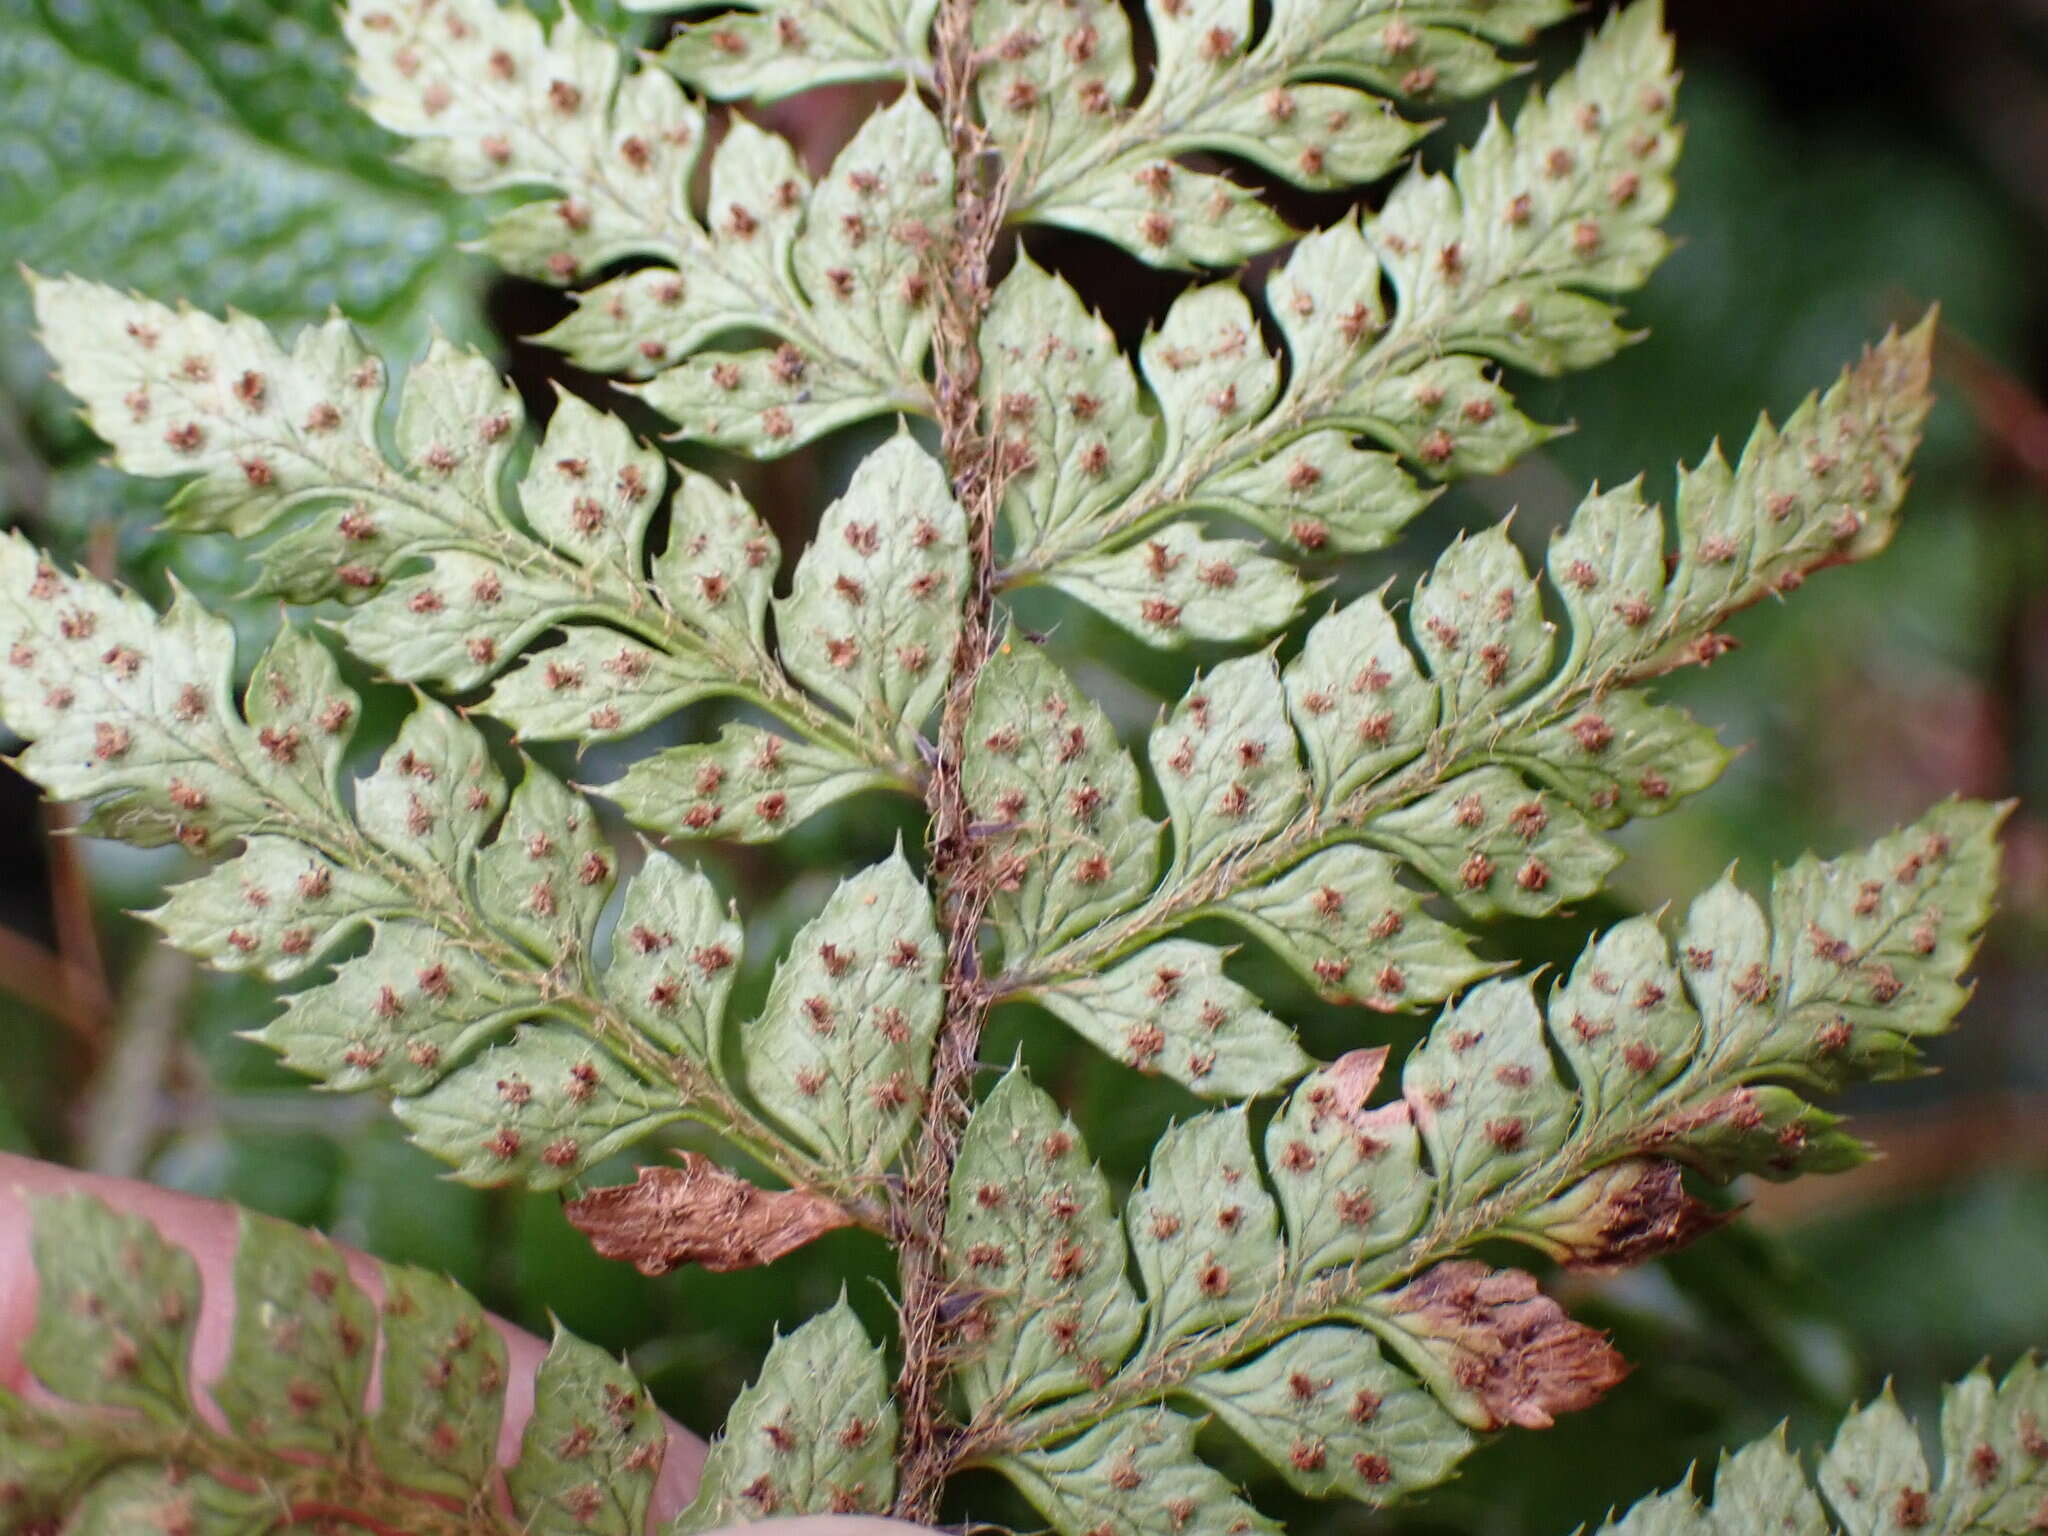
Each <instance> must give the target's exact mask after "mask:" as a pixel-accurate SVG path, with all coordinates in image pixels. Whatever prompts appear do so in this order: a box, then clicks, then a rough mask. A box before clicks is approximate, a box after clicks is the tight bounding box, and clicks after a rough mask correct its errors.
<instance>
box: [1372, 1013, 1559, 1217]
mask: <svg viewBox="0 0 2048 1536" xmlns="http://www.w3.org/2000/svg"><path fill="white" fill-rule="evenodd" d="M1401 1093H1402V1096H1403V1097H1404V1098H1405V1099H1406V1100H1407V1103H1408V1108H1409V1112H1410V1113H1411V1114H1412V1115H1413V1117H1414V1120H1415V1124H1416V1126H1417V1128H1418V1129H1419V1130H1420V1131H1421V1132H1422V1144H1423V1147H1424V1149H1425V1150H1426V1151H1427V1152H1428V1153H1429V1162H1430V1167H1431V1168H1432V1169H1433V1170H1434V1172H1435V1175H1436V1179H1437V1182H1438V1188H1439V1190H1440V1191H1441V1194H1442V1197H1443V1198H1444V1199H1446V1200H1447V1201H1456V1202H1474V1203H1476V1202H1477V1201H1480V1200H1483V1199H1484V1198H1485V1197H1486V1196H1487V1195H1488V1194H1490V1193H1491V1192H1492V1191H1493V1190H1495V1189H1497V1188H1499V1187H1500V1186H1501V1185H1503V1184H1506V1183H1508V1182H1510V1181H1511V1180H1513V1179H1514V1178H1516V1177H1517V1176H1518V1175H1519V1174H1521V1173H1523V1172H1524V1171H1525V1170H1527V1169H1528V1168H1530V1167H1532V1166H1534V1165H1535V1164H1538V1163H1541V1162H1543V1161H1545V1160H1547V1159H1549V1158H1550V1157H1552V1156H1554V1155H1555V1154H1556V1152H1557V1150H1558V1149H1559V1148H1560V1147H1561V1146H1562V1145H1563V1144H1564V1141H1565V1138H1566V1136H1567V1135H1568V1134H1569V1133H1570V1132H1571V1129H1572V1126H1573V1121H1574V1117H1575V1115H1576V1113H1577V1110H1578V1103H1577V1100H1576V1099H1575V1098H1574V1096H1573V1095H1572V1094H1571V1093H1570V1092H1569V1091H1568V1090H1567V1089H1566V1088H1565V1086H1564V1084H1562V1083H1561V1082H1559V1081H1558V1077H1557V1073H1556V1070H1555V1069H1554V1068H1553V1066H1552V1065H1551V1060H1550V1043H1549V1040H1548V1039H1547V1038H1546V1036H1545V1033H1544V1028H1543V1015H1542V1013H1541V1012H1540V1011H1539V1010H1538V1008H1537V1006H1536V999H1535V996H1534V995H1533V989H1532V988H1531V987H1530V985H1529V983H1528V982H1527V981H1526V980H1521V979H1513V980H1509V979H1503V980H1499V981H1489V982H1486V983H1485V984H1483V985H1481V986H1478V987H1475V988H1473V989H1472V991H1470V992H1468V993H1467V994H1465V996H1464V997H1462V998H1460V999H1459V1000H1458V1001H1457V1002H1456V1003H1455V1004H1454V1005H1452V1006H1451V1007H1449V1008H1446V1009H1445V1010H1444V1011H1443V1014H1442V1016H1441V1017H1439V1018H1438V1020H1437V1022H1436V1024H1435V1026H1434V1027H1433V1028H1432V1029H1431V1030H1430V1032H1429V1038H1428V1039H1426V1040H1425V1041H1423V1043H1422V1044H1421V1045H1420V1046H1418V1047H1417V1048H1416V1049H1415V1051H1414V1052H1412V1053H1411V1054H1410V1055H1409V1057H1408V1060H1407V1062H1406V1063H1405V1064H1404V1065H1403V1067H1402V1069H1401Z"/></svg>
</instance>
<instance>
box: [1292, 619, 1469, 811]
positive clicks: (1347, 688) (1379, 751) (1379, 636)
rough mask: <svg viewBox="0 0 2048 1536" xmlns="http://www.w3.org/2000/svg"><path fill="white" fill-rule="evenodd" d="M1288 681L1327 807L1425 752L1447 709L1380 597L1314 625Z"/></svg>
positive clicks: (1294, 710)
mask: <svg viewBox="0 0 2048 1536" xmlns="http://www.w3.org/2000/svg"><path fill="white" fill-rule="evenodd" d="M1283 680H1284V681H1285V684H1286V688H1287V708H1288V712H1289V713H1290V714H1291V715H1292V716H1293V717H1294V723H1295V726H1296V728H1297V729H1299V730H1300V732H1301V739H1302V741H1303V743H1304V744H1305V745H1306V747H1307V749H1308V769H1309V776H1310V778H1311V779H1312V780H1313V781H1314V784H1315V790H1316V797H1317V799H1318V801H1319V802H1320V803H1321V804H1322V805H1323V806H1325V807H1328V808H1335V807H1337V806H1340V805H1342V804H1343V803H1344V802H1345V801H1346V800H1347V799H1349V798H1350V796H1351V795H1352V794H1353V793H1354V792H1355V791H1357V790H1359V789H1362V788H1364V787H1365V786H1366V785H1368V784H1371V783H1373V782H1374V781H1375V780H1377V779H1379V778H1381V777H1383V776H1384V775H1386V774H1387V773H1388V772H1389V771H1391V770H1392V769H1395V768H1398V767H1399V766H1400V765H1401V764H1403V763H1404V762H1406V761H1408V760H1409V759H1410V758H1412V757H1414V756H1415V755H1416V754H1417V753H1419V752H1420V751H1421V750H1422V748H1423V746H1424V744H1425V743H1426V742H1427V741H1428V739H1429V736H1430V733H1431V732H1433V731H1434V730H1435V729H1436V724H1437V716H1438V711H1439V710H1440V709H1441V707H1442V705H1441V701H1440V696H1439V694H1438V692H1437V689H1436V687H1435V685H1434V683H1432V682H1431V681H1430V680H1429V679H1427V678H1426V677H1424V676H1423V673H1422V669H1421V668H1420V667H1419V666H1418V665H1417V664H1416V661H1415V657H1414V655H1413V653H1411V652H1410V651H1409V649H1408V647H1407V645H1406V644H1405V643H1404V642H1403V640H1402V639H1401V633H1400V631H1399V630H1398V629H1397V628H1395V625H1394V621H1393V619H1392V617H1391V616H1390V615H1389V614H1388V613H1387V610H1386V604H1385V598H1384V596H1383V595H1382V594H1380V593H1370V594H1368V595H1367V596H1365V597H1361V598H1359V599H1358V600H1357V601H1356V602H1353V603H1348V604H1346V605H1345V606H1344V607H1342V608H1339V609H1336V610H1335V611H1333V612H1332V613H1330V614H1329V615H1327V616H1326V617H1324V618H1322V619H1320V620H1318V621H1317V622H1316V623H1315V624H1314V625H1312V626H1311V627H1310V629H1309V632H1308V638H1307V640H1306V641H1305V642H1304V643H1303V645H1302V648H1301V653H1300V654H1299V655H1297V656H1296V657H1295V658H1294V659H1293V660H1292V661H1290V662H1289V663H1288V664H1287V670H1286V672H1285V673H1284V674H1283Z"/></svg>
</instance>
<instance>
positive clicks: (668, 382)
mask: <svg viewBox="0 0 2048 1536" xmlns="http://www.w3.org/2000/svg"><path fill="white" fill-rule="evenodd" d="M345 25H346V27H347V31H348V35H349V40H350V42H351V43H353V44H354V45H355V49H356V69H357V73H358V74H359V75H360V76H361V78H362V81H363V84H364V87H365V89H366V92H367V98H366V101H365V106H366V108H367V110H368V111H369V112H370V114H371V116H373V117H375V118H376V119H377V121H378V122H380V123H382V124H383V125H384V126H385V127H386V128H389V129H391V130H392V131H393V132H395V133H400V134H403V135H405V136H406V137H407V138H409V139H412V140H414V141H415V142H414V146H413V149H412V150H411V152H410V154H409V156H408V158H409V159H410V160H411V161H412V163H413V164H415V165H417V166H419V167H420V168H421V169H423V170H426V171H429V172H431V173H433V174H435V175H438V176H440V177H442V178H443V179H444V180H446V181H448V182H449V183H451V184H452V185H453V186H455V187H457V188H458V189H460V190H463V191H468V192H489V191H495V190H497V189H500V188H508V187H531V186H544V187H547V188H550V189H551V190H552V191H553V192H554V193H555V194H556V195H555V196H554V197H552V198H548V199H545V200H542V201H538V202H529V203H525V204H523V205H521V206H519V207H517V208H515V209H513V210H512V211H511V212H509V213H505V214H502V215H500V216H499V217H498V218H497V219H496V220H495V221H494V222H493V223H492V225H491V229H490V232H489V233H488V234H487V235H486V236H485V238H484V240H483V242H482V244H483V248H484V249H485V250H487V251H489V252H490V253H491V254H492V255H493V256H495V257H496V258H497V259H498V260H500V261H501V262H503V263H504V264H505V265H506V266H508V267H509V268H511V269H512V270H513V271H515V272H519V273H521V274H523V275H525V276H528V277H534V278H539V279H541V280H542V281H547V282H555V283H563V284H566V283H570V282H575V281H578V280H581V279H584V278H588V277H592V276H595V275H597V274H598V273H599V272H600V271H601V270H602V269H603V268H604V267H605V266H606V265H608V264H610V263H612V262H615V261H617V260H619V259H620V258H623V257H648V258H652V259H653V260H654V261H655V262H657V263H659V265H654V266H647V267H643V268H641V269H640V270H639V271H636V272H634V273H632V274H631V275H630V276H627V277H622V278H615V279H613V280H611V281H609V282H606V283H603V284H601V285H600V286H598V287H597V288H595V289H593V290H591V291H590V292H588V293H586V294H584V295H583V296H582V298H581V300H580V301H579V304H578V308H577V310H576V312H575V313H574V314H573V315H571V316H570V317H569V318H568V319H567V320H565V321H564V322H563V323H562V324H561V325H560V326H558V327H556V328H555V330H553V331H552V332H550V333H549V335H548V336H547V338H546V339H547V340H549V341H550V342H552V343H553V344H555V345H557V346H559V347H561V348H562V349H563V350H564V351H566V352H568V353H569V354H570V356H571V357H573V358H574V359H575V360H576V361H577V362H578V363H580V364H582V365H583V366H584V367H587V368H595V369H601V370H612V371H617V372H622V373H627V374H630V375H632V376H634V377H637V378H649V377H650V376H651V378H650V382H649V383H648V384H647V386H646V387H645V391H644V393H645V395H646V398H647V399H648V400H649V401H650V402H651V403H652V404H653V405H654V406H655V407H656V408H657V409H658V410H660V411H662V412H664V413H665V414H666V415H668V416H670V417H671V418H673V419H674V420H675V421H676V422H677V423H678V425H679V426H680V428H681V435H682V436H685V437H692V438H697V439H700V440H703V441H706V442H712V443H715V444H717V445H718V446H720V447H724V448H730V449H733V450H735V451H737V452H743V453H750V454H754V455H757V456H763V457H767V456H772V455H775V454H781V453H787V452H788V451H789V450H791V449H793V448H797V447H801V446H802V445H803V444H804V443H806V442H809V441H810V440H811V439H813V438H815V437H817V436H819V435H821V434H822V433H825V432H829V431H831V430H832V429H833V428H835V427H838V426H841V425H843V424H845V423H847V422H850V421H857V420H860V419H861V418H863V417H867V416H874V415H879V414H886V413H889V412H893V411H911V412H928V411H929V410H930V409H931V406H930V393H929V389H928V388H927V386H926V383H925V381H924V378H923V375H922V363H923V359H924V355H925V352H926V349H927V347H928V346H929V343H930V333H931V321H930V314H931V306H930V304H929V303H928V302H927V297H928V294H929V291H930V288H931V278H930V273H929V272H928V271H927V268H926V263H927V262H928V260H929V259H930V256H929V253H930V252H931V250H932V248H933V246H934V245H935V244H936V243H937V242H939V241H940V240H941V239H942V238H943V236H944V233H945V230H946V228H947V226H948V224H949V223H950V220H951V210H952V179H953V168H952V160H951V158H950V156H948V155H947V153H946V151H945V141H944V137H943V135H942V134H941V133H940V131H939V128H938V124H937V122H936V121H935V120H934V119H933V117H932V115H931V113H930V112H929V111H928V110H927V109H926V108H925V107H924V106H923V105H922V103H920V102H919V100H918V99H917V97H916V96H915V94H911V95H907V96H905V97H904V98H903V99H902V100H901V101H899V102H898V103H897V104H896V105H895V106H894V107H892V108H890V109H888V110H887V111H885V112H880V113H877V114H876V115H875V116H873V117H872V118H870V119H869V120H868V122H867V124H866V125H865V126H864V127H863V129H862V131H861V133H860V134H859V135H858V136H857V137H856V138H855V140H854V141H853V143H851V144H849V145H848V146H847V147H846V149H845V150H844V151H843V152H842V153H841V155H840V157H839V159H838V160H837V161H836V162H835V163H834V165H833V167H832V169H831V171H830V172H829V173H828V174H827V176H826V177H825V179H824V180H823V181H822V182H820V183H819V184H818V185H817V186H816V187H813V186H812V185H811V184H810V180H809V178H808V177H807V176H806V175H805V174H804V172H803V170H802V168H801V167H800V166H799V165H798V163H797V159H796V154H795V151H794V150H793V149H792V148H791V147H790V146H789V144H788V143H787V142H786V141H785V140H783V139H781V138H779V137H777V136H776V135H774V134H771V133H768V132H765V131H764V130H762V129H759V128H756V127H754V126H753V125H752V124H750V123H748V122H747V121H746V120H745V119H744V118H738V119H734V120H733V122H732V123H731V125H730V126H729V129H728V131H727V133H726V135H725V138H724V140H723V141H722V142H721V144H720V145H719V148H718V150H717V153H716V154H715V156H714V157H713V159H712V166H711V183H710V184H711V191H710V205H709V209H710V211H709V212H708V214H707V215H706V216H705V217H704V218H703V219H701V220H700V218H699V217H698V215H697V214H696V212H695V211H694V210H693V209H692V207H691V205H690V178H691V176H692V174H693V172H694V171H695V169H696V166H697V162H698V157H699V156H700V155H701V154H702V153H703V150H704V143H705V131H706V123H705V118H704V114H703V112H702V110H701V109H700V108H698V107H696V106H694V105H693V104H691V103H690V102H689V101H688V99H687V98H685V96H684V95H683V93H682V91H681V90H680V89H678V88H677V86H676V84H675V82H674V81H673V80H672V79H671V78H670V77H669V76H668V75H667V74H666V73H664V72H663V71H662V70H660V69H658V68H656V67H654V66H653V65H652V64H651V63H645V62H643V63H642V64H640V65H639V66H637V67H633V68H628V67H626V66H625V63H624V61H623V59H622V58H621V57H620V54H619V50H618V49H617V48H616V46H615V45H613V44H612V43H611V42H610V41H609V40H607V39H605V38H603V37H601V36H599V35H598V34H596V33H594V32H592V31H591V29H590V28H589V27H588V26H586V25H585V24H584V23H583V22H581V21H580V20H578V18H577V16H576V14H575V11H574V8H573V7H568V6H565V7H564V8H563V12H562V16H561V19H560V20H558V21H557V22H556V23H555V24H554V25H553V27H552V28H544V27H543V26H542V24H541V23H540V22H539V21H538V20H537V19H536V18H535V17H534V16H533V15H532V14H531V13H530V12H528V11H527V10H525V9H523V8H522V7H520V6H518V5H505V4H500V3H499V0H351V3H350V5H349V7H348V10H347V13H346V16H345ZM749 331H753V332H766V333H768V335H769V336H770V337H771V338H773V341H772V343H771V345H769V346H766V347H759V346H755V347H750V348H748V349H746V350H742V351H735V352H716V353H703V351H702V349H703V348H704V347H705V346H706V345H707V344H709V343H710V342H711V341H713V340H714V339H716V338H717V337H719V336H721V335H728V334H736V333H745V332H749ZM692 354H701V355H698V356H696V357H695V358H694V359H693V360H690V361H686V359H692Z"/></svg>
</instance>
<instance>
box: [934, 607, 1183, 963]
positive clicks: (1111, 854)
mask: <svg viewBox="0 0 2048 1536" xmlns="http://www.w3.org/2000/svg"><path fill="white" fill-rule="evenodd" d="M961 774H962V778H963V780H964V785H963V787H964V789H965V793H966V798H967V803H968V805H969V807H970V808H971V809H972V811H973V813H974V817H975V820H976V822H977V823H978V824H980V825H981V826H982V827H984V828H985V829H986V831H987V834H988V838H989V857H990V860H991V867H992V868H993V869H994V870H995V871H996V894H995V899H994V902H993V904H992V907H991V916H992V918H993V920H994V923H995V926H996V928H997V931H998V932H999V933H1001V935H1002V937H1003V960H1004V964H1005V965H1006V966H1008V967H1010V968H1012V969H1016V968H1019V967H1021V966H1022V965H1024V964H1026V963H1028V962H1029V961H1031V960H1033V959H1035V958H1037V957H1038V956H1040V955H1042V954H1044V953H1046V952H1047V951H1048V950H1051V949H1052V948H1054V947H1056V946H1057V945H1059V944H1060V943H1062V942H1063V941H1065V940H1066V939H1068V938H1070V937H1071V936H1073V935H1074V934H1076V933H1079V932H1082V931H1085V930H1086V929H1088V928H1091V927H1093V926H1094V925H1096V924H1098V923H1101V922H1104V921H1107V920H1108V919H1110V918H1112V917H1114V916H1115V915H1116V914H1117V913H1118V912H1121V911H1123V910H1125V909H1126V908H1128V907H1130V906H1132V905H1133V904H1135V903H1136V902H1137V901H1138V900H1139V898H1140V897H1142V896H1143V895H1144V894H1145V892H1147V891H1149V890H1150V889H1151V888H1152V885H1153V883H1154V881H1155V880H1156V879H1157V877H1158V870H1159V826H1158V823H1156V822H1154V821H1152V820H1151V819H1150V818H1148V817H1147V816H1146V815H1145V813H1144V802H1143V799H1142V798H1141V789H1140V785H1139V781H1138V769H1137V764H1135V763H1134V762H1133V761H1132V760H1131V756H1130V754H1129V753H1128V752H1126V751H1125V750H1124V748H1123V746H1122V744H1121V743H1120V742H1119V741H1118V740H1117V736H1116V730H1115V728H1114V727H1113V726H1112V725H1111V724H1110V721H1109V718H1108V717H1107V716H1106V715H1104V714H1103V712H1102V711H1101V709H1099V708H1098V707H1097V706H1096V705H1095V704H1094V702H1093V701H1091V700H1090V699H1089V698H1088V697H1087V695H1085V694H1083V693H1082V692H1081V690H1080V689H1079V688H1077V687H1076V686H1075V685H1074V682H1073V680H1072V679H1071V678H1070V677H1068V676H1067V674H1066V673H1065V672H1064V671H1063V670H1062V669H1061V668H1060V667H1059V666H1058V665H1057V664H1056V663H1055V662H1054V661H1053V660H1052V659H1051V658H1050V657H1049V656H1047V655H1046V654H1045V652H1044V651H1043V650H1042V649H1041V648H1040V647H1039V646H1037V645H1034V644H1032V643H1030V642H1029V641H1028V640H1026V639H1024V638H1023V637H1022V636H1020V635H1017V634H1015V633H1014V632H1013V633H1012V634H1011V635H1010V636H1009V638H1007V639H1006V640H1005V641H1004V642H1003V643H1002V644H1001V645H1000V646H998V648H997V651H996V654H995V655H994V656H992V657H991V658H990V659H989V662H988V664H987V665H986V666H985V667H983V668H982V670H981V673H980V676H979V677H978V678H977V679H976V681H975V688H974V700H973V707H972V710H971V711H970V713H969V715H968V721H967V732H966V761H965V762H964V763H963V764H962V766H961Z"/></svg>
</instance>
